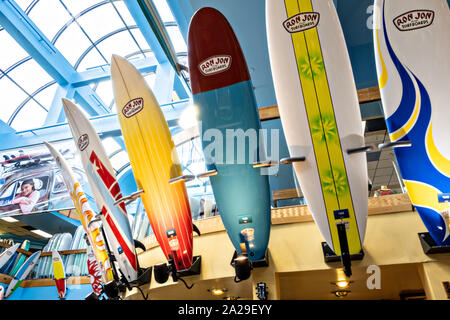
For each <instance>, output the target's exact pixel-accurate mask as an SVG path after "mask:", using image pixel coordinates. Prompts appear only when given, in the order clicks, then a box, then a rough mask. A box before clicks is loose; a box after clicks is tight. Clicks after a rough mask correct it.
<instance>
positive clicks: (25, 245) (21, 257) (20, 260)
mask: <svg viewBox="0 0 450 320" xmlns="http://www.w3.org/2000/svg"><path fill="white" fill-rule="evenodd" d="M20 249H22V250H28V249H30V241H29V240H25V241H24V242H22V244H21V246H20ZM26 258H27V257H26V256H25V255H24V254H23V253H20V252H19V255H18V256H17V260H16V262H15V263H14V266H13V268H12V270H11V272H10V274H11V275H14V274H16V272H17V271H18V270H19V268H20V267H21V266H22V264H23V263H24V262H25V259H26Z"/></svg>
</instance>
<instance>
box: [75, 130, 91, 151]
mask: <svg viewBox="0 0 450 320" xmlns="http://www.w3.org/2000/svg"><path fill="white" fill-rule="evenodd" d="M88 145H89V136H88V135H87V134H83V135H81V136H80V137H79V138H78V149H80V151H83V150H84V149H86V147H87V146H88Z"/></svg>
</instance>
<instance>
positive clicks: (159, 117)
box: [111, 55, 193, 271]
mask: <svg viewBox="0 0 450 320" xmlns="http://www.w3.org/2000/svg"><path fill="white" fill-rule="evenodd" d="M111 80H112V83H113V91H114V98H115V101H116V105H117V108H118V110H119V111H118V117H119V122H120V126H121V129H122V135H123V138H124V141H125V146H126V149H127V152H128V156H129V158H130V164H131V168H132V170H133V174H134V177H135V179H136V183H137V186H138V189H139V190H143V191H144V193H143V194H141V199H142V202H143V204H144V207H145V211H146V213H147V216H148V219H149V221H150V224H151V226H152V229H153V231H154V233H155V236H156V239H157V240H158V243H159V244H160V247H161V249H162V250H163V252H164V255H165V256H166V258H167V259H169V254H170V255H172V257H173V260H174V262H175V266H176V269H177V271H182V270H188V269H189V268H190V267H191V265H192V263H193V234H192V232H193V226H192V216H191V210H190V207H189V200H188V196H187V192H186V186H185V183H184V181H179V182H177V183H173V184H170V183H169V180H170V179H171V178H173V177H176V176H181V175H182V170H181V166H180V164H179V163H180V162H179V161H178V156H177V154H176V149H175V145H174V143H173V141H172V136H171V134H170V131H169V127H168V125H167V122H166V120H165V118H164V115H163V113H162V111H161V108H160V106H159V104H158V102H157V100H156V98H155V97H154V95H153V92H152V91H151V89H150V88H149V87H148V85H147V84H146V82H145V80H144V78H143V77H142V75H141V74H140V73H139V71H138V70H136V68H135V67H134V66H133V65H132V64H131V63H129V62H128V61H127V60H126V59H124V58H122V57H119V56H116V55H114V56H113V57H112V61H111Z"/></svg>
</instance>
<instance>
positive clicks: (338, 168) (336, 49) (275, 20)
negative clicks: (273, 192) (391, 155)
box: [266, 0, 368, 255]
mask: <svg viewBox="0 0 450 320" xmlns="http://www.w3.org/2000/svg"><path fill="white" fill-rule="evenodd" d="M266 5H267V6H266V18H267V40H268V45H269V56H270V64H271V69H272V75H273V80H274V86H275V93H276V97H277V102H278V109H279V112H280V118H281V122H282V125H283V129H284V134H285V136H286V142H287V144H288V147H289V152H290V156H291V157H305V158H306V159H305V161H303V162H297V163H294V164H293V166H294V169H295V172H296V175H297V178H298V181H299V183H300V186H301V188H302V191H303V194H304V195H305V199H306V202H307V204H308V207H309V208H310V210H311V213H312V215H313V218H314V221H315V223H316V225H317V226H318V228H319V230H320V232H321V234H322V236H323V237H324V238H325V240H326V242H327V244H328V245H329V246H330V247H331V249H332V250H333V251H334V252H335V254H336V255H341V246H340V241H339V235H338V224H341V223H345V224H346V237H347V242H348V246H349V253H350V254H358V253H359V252H360V251H361V249H362V243H363V241H364V235H365V231H366V221H367V210H368V188H367V181H368V177H367V162H366V155H365V153H354V154H348V153H347V150H348V149H351V148H356V147H360V146H363V145H364V135H363V128H362V122H361V114H360V110H359V104H358V97H357V91H356V87H355V82H354V79H353V74H352V69H351V65H350V59H349V56H348V52H347V48H346V44H345V40H344V35H343V32H342V29H341V25H340V23H339V18H338V16H337V13H336V9H335V8H334V4H333V1H332V0H268V1H267V3H266Z"/></svg>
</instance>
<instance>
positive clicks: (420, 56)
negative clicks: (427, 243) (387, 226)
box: [373, 0, 450, 246]
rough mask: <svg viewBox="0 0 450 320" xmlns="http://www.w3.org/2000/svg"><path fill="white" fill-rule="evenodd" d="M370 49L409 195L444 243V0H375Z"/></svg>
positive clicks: (448, 51) (447, 29)
mask: <svg viewBox="0 0 450 320" xmlns="http://www.w3.org/2000/svg"><path fill="white" fill-rule="evenodd" d="M374 5H375V11H374V17H375V19H374V23H375V25H374V31H373V36H374V49H375V57H376V66H377V73H378V83H379V87H380V92H381V101H382V104H383V109H384V114H385V119H386V125H387V129H388V132H389V137H390V139H391V142H402V141H410V142H411V145H410V146H407V147H396V148H395V147H394V153H395V156H396V159H397V163H398V166H399V171H400V175H401V177H402V180H403V182H404V184H405V187H406V190H407V192H408V195H409V197H410V199H411V202H412V203H413V205H414V207H415V208H416V209H417V212H418V213H419V215H420V217H421V219H422V221H423V223H424V224H425V226H426V228H427V229H428V231H429V233H430V235H431V237H432V238H433V240H434V241H435V242H436V243H437V244H438V245H441V246H443V245H450V237H449V235H450V216H449V213H450V205H449V202H448V201H449V200H450V144H449V143H448V137H449V136H450V126H449V125H448V121H447V120H448V119H449V116H450V109H449V107H448V101H450V91H449V88H448V85H449V83H450V63H449V61H448V57H449V55H450V41H449V39H450V15H449V7H448V4H447V1H446V0H427V1H419V0H407V1H406V0H398V1H389V0H376V1H375V3H374Z"/></svg>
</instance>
